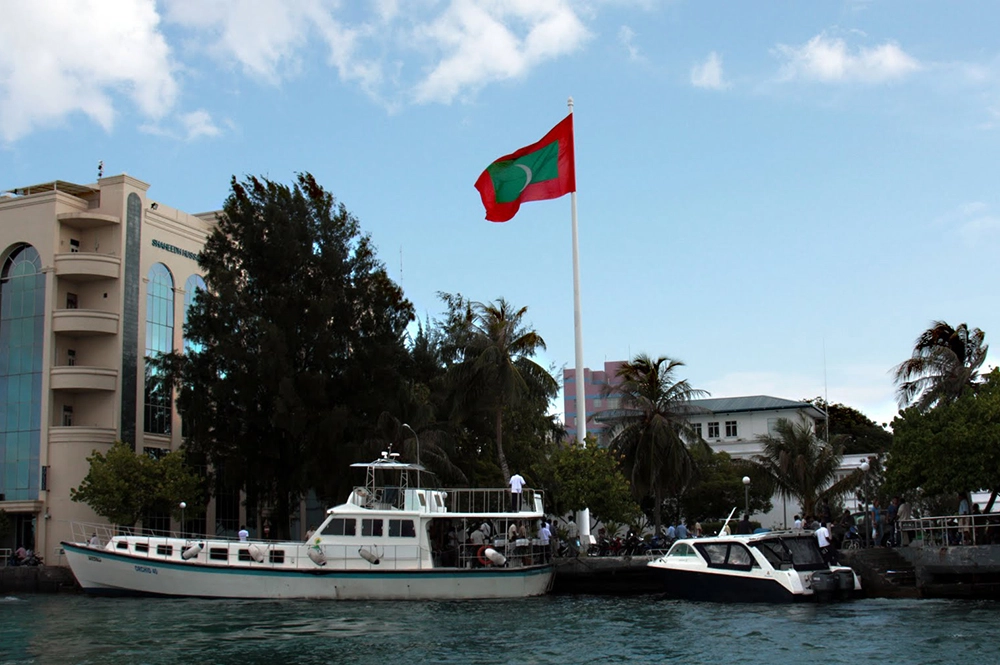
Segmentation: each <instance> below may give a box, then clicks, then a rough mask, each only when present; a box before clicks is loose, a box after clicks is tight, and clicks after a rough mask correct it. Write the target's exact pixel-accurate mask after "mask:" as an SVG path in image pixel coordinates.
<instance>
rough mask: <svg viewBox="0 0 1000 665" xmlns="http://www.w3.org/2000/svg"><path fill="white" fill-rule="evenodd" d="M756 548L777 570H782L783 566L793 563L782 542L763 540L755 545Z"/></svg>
mask: <svg viewBox="0 0 1000 665" xmlns="http://www.w3.org/2000/svg"><path fill="white" fill-rule="evenodd" d="M754 547H756V548H757V551H758V552H760V553H761V554H763V555H764V558H765V559H767V562H768V563H769V564H771V566H773V567H774V568H775V569H778V570H780V569H781V567H782V566H783V565H785V564H791V563H792V555H791V553H789V551H788V550H787V549H786V548H785V546H784V545H782V544H781V541H780V540H762V541H760V542H757V543H754Z"/></svg>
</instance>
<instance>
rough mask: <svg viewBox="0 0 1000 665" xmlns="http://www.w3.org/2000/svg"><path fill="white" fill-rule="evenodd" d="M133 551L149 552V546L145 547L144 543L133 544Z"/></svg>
mask: <svg viewBox="0 0 1000 665" xmlns="http://www.w3.org/2000/svg"><path fill="white" fill-rule="evenodd" d="M135 551H136V552H148V551H149V545H147V544H146V543H136V544H135Z"/></svg>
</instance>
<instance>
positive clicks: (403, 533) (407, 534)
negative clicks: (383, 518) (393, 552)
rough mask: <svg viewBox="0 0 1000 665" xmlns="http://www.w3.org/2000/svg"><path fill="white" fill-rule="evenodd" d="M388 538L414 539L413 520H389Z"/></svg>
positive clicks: (415, 533) (415, 535)
mask: <svg viewBox="0 0 1000 665" xmlns="http://www.w3.org/2000/svg"><path fill="white" fill-rule="evenodd" d="M389 537H390V538H416V537H417V532H416V530H415V529H414V528H413V520H389Z"/></svg>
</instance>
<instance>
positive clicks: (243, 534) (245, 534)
mask: <svg viewBox="0 0 1000 665" xmlns="http://www.w3.org/2000/svg"><path fill="white" fill-rule="evenodd" d="M237 535H238V536H239V537H240V542H241V543H245V542H247V538H249V537H250V532H249V531H247V528H246V525H243V524H241V525H240V532H239V533H238V534H237Z"/></svg>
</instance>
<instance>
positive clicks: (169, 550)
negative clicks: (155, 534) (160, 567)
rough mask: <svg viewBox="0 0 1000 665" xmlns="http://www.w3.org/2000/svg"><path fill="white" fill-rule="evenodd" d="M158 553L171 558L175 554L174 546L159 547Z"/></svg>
mask: <svg viewBox="0 0 1000 665" xmlns="http://www.w3.org/2000/svg"><path fill="white" fill-rule="evenodd" d="M156 553H157V554H160V555H162V556H171V555H173V553H174V546H173V545H157V546H156Z"/></svg>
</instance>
